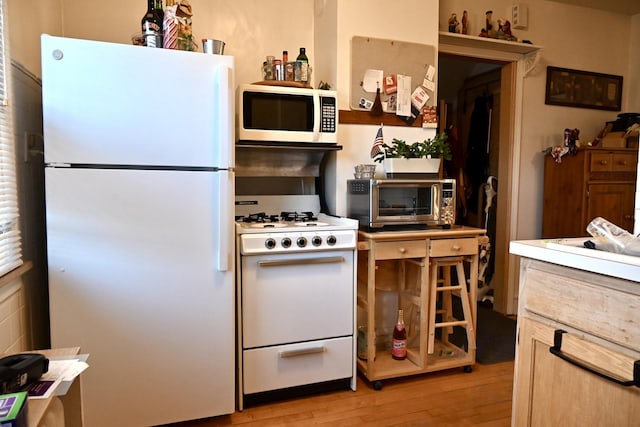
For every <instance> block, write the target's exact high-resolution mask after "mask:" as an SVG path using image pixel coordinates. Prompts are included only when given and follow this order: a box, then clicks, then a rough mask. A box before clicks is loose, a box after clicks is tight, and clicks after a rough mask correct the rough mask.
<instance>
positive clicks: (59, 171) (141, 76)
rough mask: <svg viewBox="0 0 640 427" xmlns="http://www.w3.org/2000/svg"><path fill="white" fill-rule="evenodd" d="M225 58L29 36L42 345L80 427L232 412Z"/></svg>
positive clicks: (229, 68)
mask: <svg viewBox="0 0 640 427" xmlns="http://www.w3.org/2000/svg"><path fill="white" fill-rule="evenodd" d="M233 68H234V60H233V58H232V57H230V56H222V55H209V54H203V53H197V52H182V51H171V50H164V49H152V48H145V47H140V46H129V45H122V44H113V43H104V42H96V41H87V40H77V39H69V38H59V37H52V36H48V35H43V36H42V85H43V113H44V141H45V144H44V147H45V165H46V169H45V185H46V187H45V188H46V211H47V212H46V220H47V253H48V266H49V298H50V319H51V344H52V347H70V346H79V347H80V351H81V352H82V353H88V354H89V355H90V356H89V359H88V362H89V365H90V367H89V369H88V370H87V371H85V372H84V373H83V374H82V378H81V381H82V398H83V405H84V425H86V426H91V427H99V426H110V427H113V426H119V427H122V426H137V427H138V426H150V425H158V424H165V423H170V422H177V421H181V420H189V419H196V418H205V417H211V416H216V415H222V414H229V413H232V412H233V411H234V409H235V377H236V375H235V371H236V370H235V344H234V343H235V310H234V307H235V273H234V258H235V255H234V250H235V248H234V235H233V230H234V215H233V212H234V209H233V201H234V171H233V166H234V143H235V138H234V134H233V132H234V126H233V119H234V78H233Z"/></svg>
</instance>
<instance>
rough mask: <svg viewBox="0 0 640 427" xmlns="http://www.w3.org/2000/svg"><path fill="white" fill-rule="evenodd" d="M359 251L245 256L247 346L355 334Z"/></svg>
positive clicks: (243, 264)
mask: <svg viewBox="0 0 640 427" xmlns="http://www.w3.org/2000/svg"><path fill="white" fill-rule="evenodd" d="M353 269H354V251H353V250H345V251H329V252H312V253H309V252H307V253H292V254H281V255H271V254H265V255H256V256H244V257H242V332H243V334H242V340H243V345H242V346H243V348H244V349H248V348H255V347H264V346H270V345H278V344H286V343H294V342H302V341H310V340H316V339H323V338H332V337H340V336H346V335H352V334H353V323H354V320H353V312H354V309H353V307H354V301H353V298H354V297H353V292H354V291H353V289H354V288H353V277H354V272H353Z"/></svg>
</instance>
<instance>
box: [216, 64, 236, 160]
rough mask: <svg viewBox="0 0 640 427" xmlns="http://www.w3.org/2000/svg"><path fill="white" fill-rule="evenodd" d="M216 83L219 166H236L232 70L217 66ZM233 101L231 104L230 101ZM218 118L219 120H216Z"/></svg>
mask: <svg viewBox="0 0 640 427" xmlns="http://www.w3.org/2000/svg"><path fill="white" fill-rule="evenodd" d="M214 79H215V85H216V86H217V92H218V96H216V97H215V99H216V100H217V102H218V108H217V114H216V118H215V119H214V121H213V122H214V126H216V128H217V129H216V131H217V136H218V138H217V139H218V140H217V141H215V143H217V146H218V150H219V151H218V159H219V164H218V166H219V167H222V168H233V167H234V155H233V153H234V149H235V138H234V133H233V132H234V129H235V128H234V123H233V115H234V114H235V106H234V104H233V94H232V93H231V91H232V88H231V85H232V81H233V74H232V70H231V69H230V68H228V67H225V66H220V67H216V69H215V72H214ZM230 101H231V102H232V104H231V105H229V102H230ZM216 119H217V122H216Z"/></svg>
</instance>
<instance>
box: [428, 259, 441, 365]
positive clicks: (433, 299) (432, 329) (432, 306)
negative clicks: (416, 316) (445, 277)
mask: <svg viewBox="0 0 640 427" xmlns="http://www.w3.org/2000/svg"><path fill="white" fill-rule="evenodd" d="M438 270H439V265H438V262H437V261H434V262H433V263H432V264H431V279H430V280H429V336H428V343H427V353H428V354H432V353H433V350H434V347H435V333H436V311H437V292H436V288H437V287H438Z"/></svg>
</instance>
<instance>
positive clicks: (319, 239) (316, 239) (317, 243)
mask: <svg viewBox="0 0 640 427" xmlns="http://www.w3.org/2000/svg"><path fill="white" fill-rule="evenodd" d="M311 244H313V246H320V245H321V244H322V237H320V236H313V239H311Z"/></svg>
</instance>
